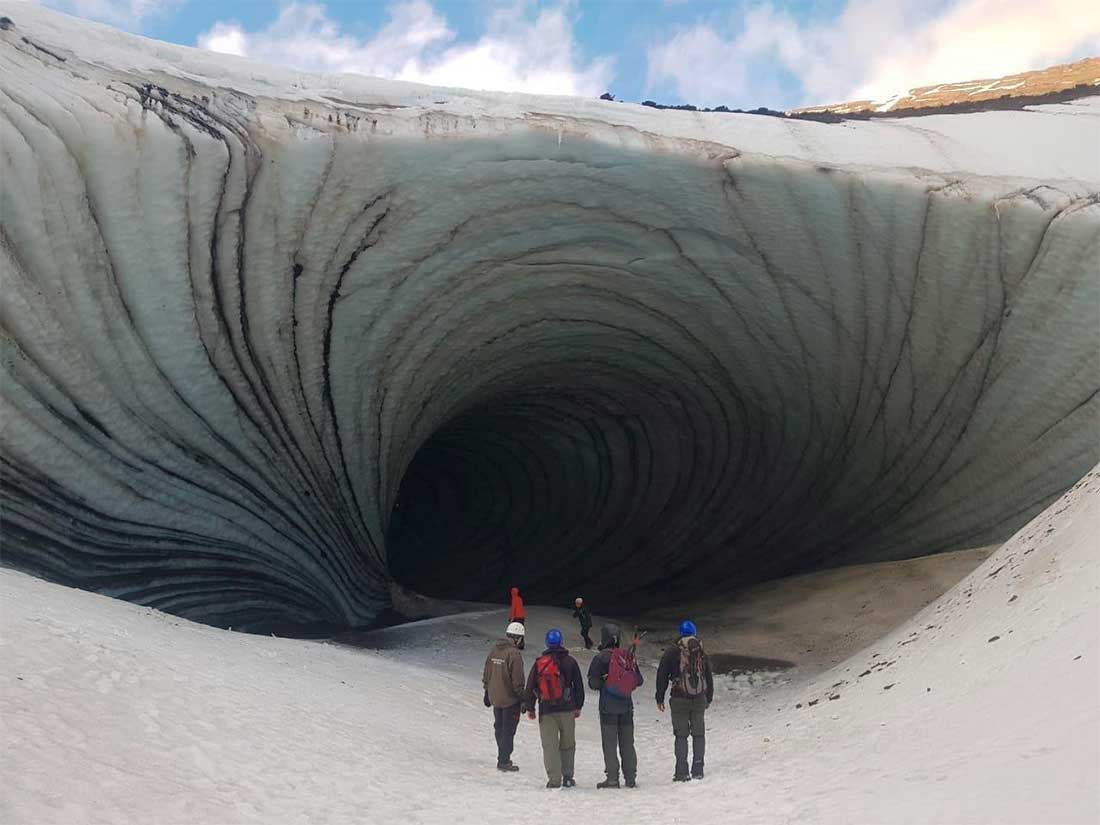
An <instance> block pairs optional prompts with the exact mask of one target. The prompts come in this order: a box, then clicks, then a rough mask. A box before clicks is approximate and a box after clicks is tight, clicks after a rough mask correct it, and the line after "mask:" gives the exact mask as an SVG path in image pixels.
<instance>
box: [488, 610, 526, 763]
mask: <svg viewBox="0 0 1100 825" xmlns="http://www.w3.org/2000/svg"><path fill="white" fill-rule="evenodd" d="M523 634H524V629H523V625H521V624H519V623H517V622H512V623H511V624H509V625H508V629H507V631H506V635H505V638H503V639H501V640H500V641H498V642H497V643H496V644H495V645H493V649H492V650H490V651H489V655H488V656H487V657H486V658H485V669H484V670H483V671H482V674H481V683H482V684H483V685H484V686H485V699H484V701H485V707H487V708H489V707H491V708H492V709H493V733H494V734H495V735H496V739H497V770H498V771H518V770H519V768H518V767H517V766H515V765H513V764H512V748H513V745H514V743H515V738H516V727H517V726H518V725H519V717H520V714H522V713H523V655H522V654H521V653H520V652H519V644H520V642H522V641H523Z"/></svg>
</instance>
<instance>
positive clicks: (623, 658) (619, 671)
mask: <svg viewBox="0 0 1100 825" xmlns="http://www.w3.org/2000/svg"><path fill="white" fill-rule="evenodd" d="M635 668H637V664H636V663H635V661H634V649H633V648H630V649H626V648H622V647H613V648H612V649H611V660H610V661H609V662H608V664H607V681H606V682H605V683H604V686H605V687H606V688H607V692H608V693H610V694H612V695H613V696H618V697H619V698H621V699H629V698H630V694H631V693H633V692H634V688H636V687H638V674H637V673H636V672H635Z"/></svg>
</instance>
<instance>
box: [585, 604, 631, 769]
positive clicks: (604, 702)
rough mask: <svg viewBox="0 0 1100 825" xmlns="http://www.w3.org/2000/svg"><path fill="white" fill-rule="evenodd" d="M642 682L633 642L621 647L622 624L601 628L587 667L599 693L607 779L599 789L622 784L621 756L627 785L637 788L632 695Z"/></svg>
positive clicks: (592, 683) (591, 686) (601, 736)
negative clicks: (626, 646) (595, 652)
mask: <svg viewBox="0 0 1100 825" xmlns="http://www.w3.org/2000/svg"><path fill="white" fill-rule="evenodd" d="M641 684H642V672H641V671H640V670H639V669H638V663H637V662H636V661H635V659H634V645H631V646H630V649H629V650H627V649H624V648H622V647H619V626H618V625H614V624H605V625H604V626H603V627H602V628H600V652H599V653H598V654H597V655H596V658H595V659H593V660H592V664H591V665H589V667H588V686H589V687H590V688H592V690H598V691H599V692H600V738H601V740H602V743H603V763H604V770H605V771H606V773H607V779H605V780H604V781H603V782H601V783H599V784H598V785H597V786H596V787H597V788H617V787H619V755H620V754H621V755H622V760H623V761H622V768H623V778H624V779H625V780H626V786H627V787H628V788H633V787H635V783H636V779H637V776H638V754H637V752H636V751H635V750H634V700H633V699H631V698H630V694H631V693H633V692H634V689H635V688H637V687H639V686H641ZM616 751H617V752H616Z"/></svg>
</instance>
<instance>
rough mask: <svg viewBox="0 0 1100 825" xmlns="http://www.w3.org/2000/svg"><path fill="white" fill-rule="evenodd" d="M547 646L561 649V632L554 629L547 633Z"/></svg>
mask: <svg viewBox="0 0 1100 825" xmlns="http://www.w3.org/2000/svg"><path fill="white" fill-rule="evenodd" d="M546 646H547V647H561V631H560V630H558V629H557V628H556V627H552V628H550V629H549V630H547V631H546Z"/></svg>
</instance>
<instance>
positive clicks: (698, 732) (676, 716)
mask: <svg viewBox="0 0 1100 825" xmlns="http://www.w3.org/2000/svg"><path fill="white" fill-rule="evenodd" d="M668 704H669V710H670V711H671V713H672V735H673V736H675V737H676V743H675V753H676V775H677V776H687V772H688V737H689V736H690V737H691V751H692V753H691V772H692V773H693V774H700V773H702V771H703V756H704V755H705V753H706V747H707V745H706V738H705V737H706V732H707V731H706V725H705V724H704V722H703V714H705V713H706V711H707V697H706V696H694V697H692V698H690V699H689V698H687V697H685V696H673V697H671V698H669V700H668Z"/></svg>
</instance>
